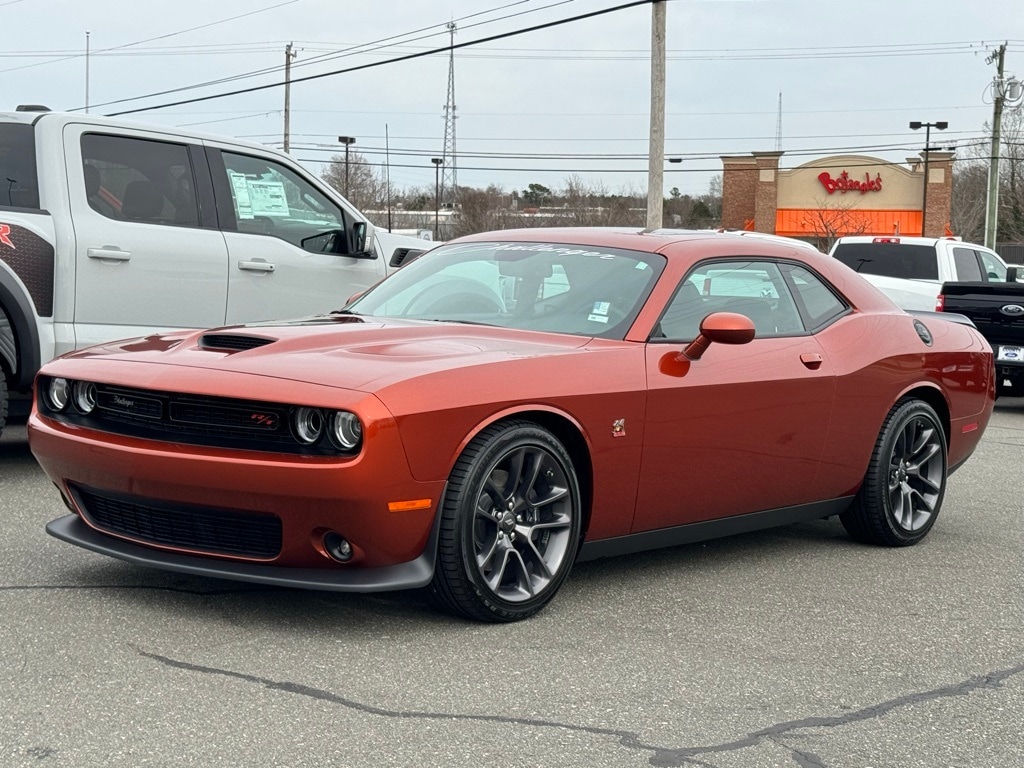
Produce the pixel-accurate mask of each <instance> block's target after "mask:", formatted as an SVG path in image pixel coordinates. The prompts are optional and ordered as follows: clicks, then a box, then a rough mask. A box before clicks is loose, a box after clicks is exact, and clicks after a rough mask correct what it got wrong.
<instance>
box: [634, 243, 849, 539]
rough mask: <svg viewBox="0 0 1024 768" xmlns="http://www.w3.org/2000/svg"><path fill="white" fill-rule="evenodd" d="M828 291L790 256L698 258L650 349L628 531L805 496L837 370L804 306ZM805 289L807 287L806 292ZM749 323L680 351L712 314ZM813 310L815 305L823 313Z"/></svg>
mask: <svg viewBox="0 0 1024 768" xmlns="http://www.w3.org/2000/svg"><path fill="white" fill-rule="evenodd" d="M821 292H824V293H825V294H827V297H822V298H826V300H827V301H830V302H831V303H832V304H833V306H832V311H833V312H834V313H835V312H838V313H842V312H845V311H846V309H847V308H846V306H845V305H844V304H842V302H841V301H840V300H839V299H838V298H837V297H836V296H835V295H834V294H833V293H832V292H831V291H830V290H829V289H828V288H827V287H825V286H824V285H823V284H822V282H821V281H820V279H818V278H817V277H816V276H815V275H813V273H810V272H809V270H807V269H805V268H803V267H798V266H797V265H794V264H786V263H774V262H771V261H757V260H745V259H728V260H721V261H711V262H705V263H703V264H699V265H697V267H695V268H694V270H692V271H691V272H690V273H689V274H688V275H687V277H686V278H685V279H684V280H683V281H682V282H681V284H680V286H679V288H678V289H677V291H676V294H675V297H674V298H673V300H672V301H671V302H670V304H669V306H668V307H667V309H666V312H665V314H664V315H663V316H662V319H661V322H660V323H659V324H658V326H657V327H656V329H655V334H654V336H653V337H652V338H651V340H650V342H649V343H648V345H647V375H648V405H647V421H646V426H645V432H644V448H643V462H642V467H641V476H640V492H639V499H638V504H637V512H636V517H635V519H634V525H633V530H634V532H639V531H647V530H654V529H658V528H667V527H671V526H676V525H683V524H687V523H694V522H698V521H702V520H710V519H715V518H722V517H728V516H732V515H740V514H746V513H750V512H758V511H763V510H769V509H778V508H783V507H790V506H794V505H799V504H804V503H807V502H810V501H812V500H814V499H813V496H814V478H815V473H816V472H817V471H818V466H819V463H820V460H821V454H822V451H823V448H824V446H825V443H826V440H827V439H828V431H829V423H830V420H831V416H832V405H833V400H834V395H835V374H834V371H833V368H832V365H831V363H830V361H829V360H828V358H827V356H826V355H825V354H824V352H823V350H822V348H821V346H820V345H819V343H818V341H817V340H816V339H815V337H814V334H813V333H812V332H811V330H813V328H814V325H813V323H816V322H817V323H819V324H820V322H821V321H820V317H814V316H812V314H811V310H809V309H808V305H811V306H812V307H813V306H814V302H815V301H816V299H815V298H814V297H813V296H810V294H811V293H815V294H818V293H821ZM804 294H807V295H804ZM717 311H728V312H739V313H741V314H745V315H746V316H748V317H750V318H751V319H752V320H753V321H754V325H755V333H756V335H755V338H754V339H753V340H752V341H751V342H749V343H747V344H743V345H737V346H732V345H724V344H712V345H711V346H710V347H709V348H708V350H707V351H706V352H705V353H704V355H703V356H702V357H701V358H700V359H699V360H695V361H686V360H685V359H683V360H680V359H679V353H680V352H681V351H682V349H683V348H684V347H685V346H686V343H687V342H688V341H690V340H692V339H693V338H695V337H696V336H697V335H698V333H699V331H698V328H699V324H700V321H701V320H702V319H703V318H704V317H705V316H707V315H708V314H710V313H711V312H717ZM819 314H820V313H819Z"/></svg>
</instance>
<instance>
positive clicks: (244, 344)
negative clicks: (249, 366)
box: [199, 333, 274, 352]
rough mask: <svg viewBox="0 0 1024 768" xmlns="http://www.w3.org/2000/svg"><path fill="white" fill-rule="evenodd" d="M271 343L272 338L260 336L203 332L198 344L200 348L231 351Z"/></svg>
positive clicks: (254, 347)
mask: <svg viewBox="0 0 1024 768" xmlns="http://www.w3.org/2000/svg"><path fill="white" fill-rule="evenodd" d="M273 343H274V339H267V338H264V337H262V336H244V335H242V334H237V333H204V334H203V335H202V336H200V337H199V346H200V347H201V348H202V349H225V350H228V351H231V352H242V351H244V350H247V349H256V348H257V347H265V346H266V345H267V344H273Z"/></svg>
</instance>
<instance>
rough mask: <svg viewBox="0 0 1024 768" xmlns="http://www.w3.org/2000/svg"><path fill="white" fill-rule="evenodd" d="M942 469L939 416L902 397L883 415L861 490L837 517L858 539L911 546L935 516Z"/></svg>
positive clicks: (943, 447)
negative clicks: (883, 419)
mask: <svg viewBox="0 0 1024 768" xmlns="http://www.w3.org/2000/svg"><path fill="white" fill-rule="evenodd" d="M946 471H947V468H946V434H945V432H944V431H943V429H942V424H941V422H940V421H939V417H938V415H937V414H936V413H935V411H934V409H932V407H931V406H930V405H928V404H927V403H925V402H923V401H921V400H901V401H900V402H898V403H897V404H896V405H895V406H893V409H892V410H891V411H889V414H888V416H886V418H885V422H884V423H883V425H882V431H881V433H880V434H879V436H878V440H877V441H876V442H875V449H874V452H873V453H872V455H871V463H870V464H869V465H868V471H867V474H866V475H865V477H864V483H863V485H862V486H861V489H860V491H859V492H858V493H857V496H856V498H855V499H854V501H853V504H851V505H850V508H849V509H847V510H846V511H845V512H843V513H842V514H841V515H840V516H839V518H840V520H841V521H842V523H843V526H844V527H845V528H846V530H847V531H848V532H849V533H850V535H851V536H852V537H853V538H855V539H857V540H858V541H864V542H868V543H871V544H881V545H884V546H890V547H905V546H909V545H911V544H916V543H917V542H919V541H920V540H921V539H923V538H924V537H925V536H926V535H927V533H928V531H929V530H931V527H932V526H933V525H934V524H935V518H936V517H938V514H939V509H940V507H941V506H942V497H943V495H944V494H945V490H946Z"/></svg>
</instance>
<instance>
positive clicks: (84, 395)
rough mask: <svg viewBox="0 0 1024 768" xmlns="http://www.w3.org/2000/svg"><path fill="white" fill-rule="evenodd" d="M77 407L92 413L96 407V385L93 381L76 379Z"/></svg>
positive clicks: (84, 411) (83, 411)
mask: <svg viewBox="0 0 1024 768" xmlns="http://www.w3.org/2000/svg"><path fill="white" fill-rule="evenodd" d="M73 389H74V393H75V407H76V408H77V409H78V410H79V411H81V412H82V413H92V411H93V408H95V407H96V385H95V384H93V383H92V382H91V381H76V382H75V386H74V388H73Z"/></svg>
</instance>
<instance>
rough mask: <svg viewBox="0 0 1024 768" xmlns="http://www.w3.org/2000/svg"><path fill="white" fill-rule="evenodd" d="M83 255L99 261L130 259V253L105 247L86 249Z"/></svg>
mask: <svg viewBox="0 0 1024 768" xmlns="http://www.w3.org/2000/svg"><path fill="white" fill-rule="evenodd" d="M85 255H86V256H88V257H89V258H90V259H100V260H101V261H128V260H129V259H131V257H132V254H131V251H122V250H121V249H120V248H117V247H112V246H106V247H104V248H87V249H86V251H85Z"/></svg>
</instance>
